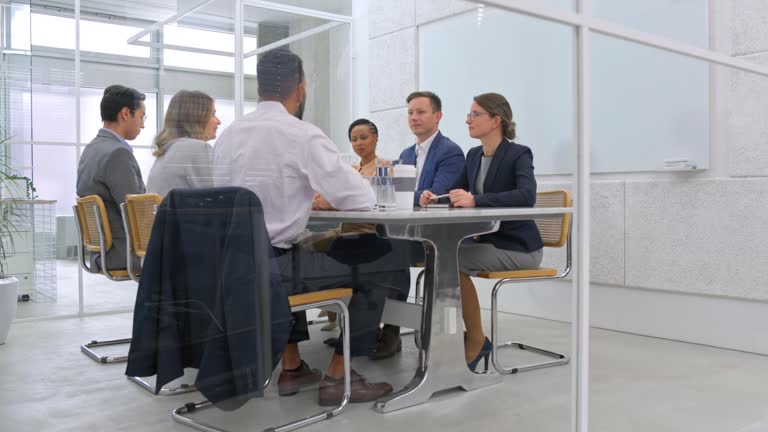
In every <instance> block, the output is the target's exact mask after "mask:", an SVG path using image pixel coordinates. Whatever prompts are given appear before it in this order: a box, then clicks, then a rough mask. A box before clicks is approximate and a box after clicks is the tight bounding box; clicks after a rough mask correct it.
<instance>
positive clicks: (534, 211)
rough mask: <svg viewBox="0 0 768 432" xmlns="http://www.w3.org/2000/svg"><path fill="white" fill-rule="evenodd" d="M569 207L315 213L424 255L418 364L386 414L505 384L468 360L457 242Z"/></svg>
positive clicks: (383, 404) (380, 404)
mask: <svg viewBox="0 0 768 432" xmlns="http://www.w3.org/2000/svg"><path fill="white" fill-rule="evenodd" d="M571 212H572V209H571V208H470V209H465V208H415V209H414V210H413V211H409V210H391V211H368V212H363V211H313V212H312V213H311V215H310V222H333V223H371V224H379V225H381V226H382V227H383V229H384V231H385V233H386V235H387V236H388V237H391V238H397V239H406V240H416V241H421V242H422V243H423V244H424V248H425V251H426V263H425V278H424V287H425V289H424V301H423V304H422V312H421V313H422V319H421V329H420V331H421V333H420V336H421V343H420V347H419V361H418V365H417V367H416V372H415V375H414V377H413V379H412V380H411V381H410V383H408V384H407V385H406V386H405V387H404V388H403V389H401V390H399V391H396V392H394V393H392V394H390V395H388V396H386V397H384V398H382V399H379V400H378V401H377V402H376V403H375V405H374V409H376V410H377V411H379V412H382V413H386V412H391V411H396V410H399V409H402V408H407V407H411V406H414V405H418V404H421V403H424V402H426V401H427V400H429V398H430V397H431V396H432V395H433V394H434V393H436V392H439V391H441V390H447V389H452V388H456V387H460V388H463V389H464V390H468V391H469V390H474V389H478V388H481V387H485V386H489V385H493V384H497V383H499V382H501V376H500V375H499V374H496V373H492V372H486V373H475V372H471V371H470V370H469V368H467V364H466V361H465V360H464V333H463V329H462V323H463V321H462V315H461V294H460V288H459V270H458V258H457V250H458V246H459V243H460V242H461V241H462V240H463V239H465V238H467V237H472V236H475V235H479V234H486V233H491V232H494V231H496V230H498V229H499V224H500V222H501V221H512V220H529V219H534V218H536V219H539V218H545V217H559V216H561V215H563V214H565V213H571Z"/></svg>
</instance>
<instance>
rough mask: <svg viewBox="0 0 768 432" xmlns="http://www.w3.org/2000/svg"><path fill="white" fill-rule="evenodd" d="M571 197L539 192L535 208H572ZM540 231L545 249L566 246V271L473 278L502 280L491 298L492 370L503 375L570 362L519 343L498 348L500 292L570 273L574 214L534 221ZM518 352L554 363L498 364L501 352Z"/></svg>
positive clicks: (563, 192)
mask: <svg viewBox="0 0 768 432" xmlns="http://www.w3.org/2000/svg"><path fill="white" fill-rule="evenodd" d="M572 206H573V202H572V200H571V194H570V193H569V192H568V191H566V190H555V191H547V192H539V193H537V194H536V207H539V208H542V207H543V208H547V207H549V208H551V207H572ZM534 221H535V222H536V226H537V227H538V228H539V232H540V233H541V238H542V240H543V241H544V246H545V247H548V248H560V247H563V246H565V248H566V249H565V250H566V263H565V268H564V269H563V270H562V271H560V270H559V269H556V268H538V269H535V270H516V271H507V272H478V273H477V274H475V275H473V276H475V277H478V278H481V279H499V281H498V282H496V284H495V285H494V286H493V291H492V294H491V340H492V342H493V346H494V348H493V353H492V357H491V360H492V362H493V367H494V368H495V369H496V371H498V372H499V373H501V374H514V373H517V372H522V371H527V370H532V369H539V368H544V367H549V366H557V365H562V364H567V363H568V361H569V358H568V356H567V355H565V354H560V353H557V352H554V351H550V350H546V349H542V348H538V347H535V346H533V345H528V344H524V343H522V342H517V341H509V342H505V343H503V344H499V343H498V340H499V319H498V294H499V291H500V290H501V288H503V287H504V286H506V285H509V284H512V283H517V282H536V281H544V280H555V279H563V278H565V277H566V276H568V274H569V273H570V271H571V214H563V215H561V216H559V217H556V218H537V219H534ZM501 348H518V349H521V350H526V351H531V352H535V353H538V354H541V355H544V356H547V357H550V358H552V359H553V360H549V361H544V362H539V363H532V364H528V365H523V366H515V367H504V366H503V365H501V364H500V362H499V357H498V354H499V349H501Z"/></svg>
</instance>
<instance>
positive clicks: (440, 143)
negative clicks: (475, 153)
mask: <svg viewBox="0 0 768 432" xmlns="http://www.w3.org/2000/svg"><path fill="white" fill-rule="evenodd" d="M417 145H418V144H414V145H412V146H410V147H408V148H407V149H405V150H403V152H402V153H400V160H402V161H403V163H405V164H407V165H416V146H417ZM463 169H464V151H462V150H461V147H459V145H458V144H456V143H455V142H453V141H451V139H450V138H448V137H447V136H444V135H443V134H442V133H440V132H439V131H438V132H437V135H436V136H435V139H434V140H433V141H432V145H431V146H430V147H429V153H427V160H426V161H424V168H423V169H422V171H421V176H420V177H419V184H418V185H417V186H416V192H415V193H414V194H413V203H414V205H419V198H420V197H421V193H422V192H424V191H425V190H430V191H432V192H433V193H435V194H436V195H442V194H444V193H447V192H448V191H449V190H450V189H449V187H450V186H451V185H452V184H453V182H454V181H455V180H456V178H457V177H458V176H459V175H460V174H461V171H462V170H463Z"/></svg>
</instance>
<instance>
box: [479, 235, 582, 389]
mask: <svg viewBox="0 0 768 432" xmlns="http://www.w3.org/2000/svg"><path fill="white" fill-rule="evenodd" d="M565 251H566V252H565V253H566V263H565V269H563V271H562V272H561V273H560V274H559V275H557V276H546V277H528V278H506V279H499V281H498V282H496V284H494V286H493V291H492V292H491V342H493V346H494V347H493V351H492V352H491V363H493V367H494V369H496V371H497V372H498V373H500V374H505V375H510V374H515V373H517V372H524V371H529V370H533V369H541V368H545V367H550V366H558V365H564V364H567V363H568V362H569V361H570V358H569V357H568V356H567V355H565V354H561V353H558V352H555V351H550V350H547V349H544V348H539V347H536V346H533V345H529V344H525V343H522V342H518V341H507V342H504V343H501V344H497V343H496V341H498V340H499V317H498V314H499V309H498V294H499V290H501V288H502V287H503V286H504V285H506V284H511V283H517V282H532V281H541V280H558V279H564V278H565V277H566V276H568V274H569V273H570V272H571V256H572V253H571V226H570V224H569V226H568V240H567V243H566V246H565ZM501 348H518V349H521V350H525V351H531V352H535V353H537V354H541V355H544V356H547V357H551V358H552V359H553V360H549V361H544V362H538V363H531V364H527V365H522V366H515V367H504V366H503V365H502V364H501V362H500V361H499V349H501Z"/></svg>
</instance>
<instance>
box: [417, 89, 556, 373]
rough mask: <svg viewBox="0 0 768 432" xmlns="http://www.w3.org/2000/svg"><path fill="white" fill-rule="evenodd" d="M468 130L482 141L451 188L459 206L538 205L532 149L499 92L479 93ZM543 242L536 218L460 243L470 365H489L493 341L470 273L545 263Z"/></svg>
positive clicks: (424, 199) (425, 197) (425, 199)
mask: <svg viewBox="0 0 768 432" xmlns="http://www.w3.org/2000/svg"><path fill="white" fill-rule="evenodd" d="M466 123H467V127H468V129H469V136H470V137H472V138H475V139H478V140H480V142H481V143H482V145H479V146H477V147H473V148H472V149H470V150H469V152H468V153H467V163H466V166H465V168H464V172H463V174H462V175H461V176H460V177H459V179H458V180H457V182H456V183H455V184H454V186H453V187H452V188H451V190H450V195H449V198H448V199H449V200H450V202H451V205H452V206H454V207H533V206H534V204H535V203H536V177H534V174H533V153H532V152H531V149H530V148H528V147H526V146H523V145H520V144H517V143H515V142H513V141H512V140H513V139H514V138H515V122H514V121H513V120H512V108H511V107H510V105H509V102H508V101H507V99H506V98H505V97H504V96H502V95H500V94H498V93H485V94H481V95H479V96H475V97H474V100H473V102H472V106H471V107H470V111H469V114H467V120H466ZM434 197H435V194H433V193H432V192H430V191H424V193H423V194H422V195H421V198H420V204H421V205H427V204H428V203H430V202H435V198H434ZM543 247H544V243H543V242H542V240H541V235H540V234H539V230H538V228H537V227H536V224H535V223H534V222H533V221H532V220H527V221H504V222H501V226H500V227H499V230H498V231H497V232H494V233H491V234H485V235H481V236H478V237H476V238H474V239H473V241H472V242H469V243H462V244H461V246H459V270H460V274H459V282H460V285H461V308H462V313H463V315H464V326H465V327H466V329H467V334H466V341H465V343H464V356H465V358H466V361H467V366H468V367H469V368H470V369H471V370H475V369H476V368H477V365H478V363H479V362H480V360H481V359H484V360H485V369H486V370H487V369H488V357H489V356H490V353H491V350H492V345H491V341H490V340H488V338H487V337H486V336H485V333H484V332H483V324H482V320H481V317H480V303H479V301H478V299H477V291H476V289H475V285H474V284H473V283H472V279H470V277H469V275H470V274H472V273H474V272H479V271H488V272H496V271H511V270H526V269H536V268H538V267H539V264H541V258H542V256H543V251H542V248H543Z"/></svg>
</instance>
